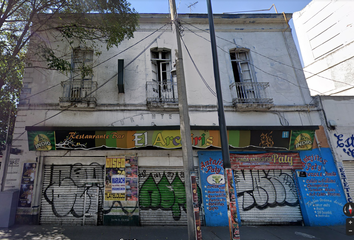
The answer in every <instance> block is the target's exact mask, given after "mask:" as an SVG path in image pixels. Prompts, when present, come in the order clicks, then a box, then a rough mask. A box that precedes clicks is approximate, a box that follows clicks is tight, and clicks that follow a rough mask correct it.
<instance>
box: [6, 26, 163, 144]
mask: <svg viewBox="0 0 354 240" xmlns="http://www.w3.org/2000/svg"><path fill="white" fill-rule="evenodd" d="M166 25H167V24H165V25H164V26H166ZM164 26H163V27H164ZM160 29H162V27H161V28H160ZM165 31H166V29H165V30H164V31H163V32H161V33H160V34H159V35H158V36H157V37H156V38H154V40H153V41H151V42H150V44H149V45H147V46H146V47H145V48H144V49H143V50H142V51H141V52H140V53H139V54H138V55H137V56H136V57H135V58H133V60H131V61H130V62H129V63H128V64H127V65H125V66H124V68H123V69H125V68H127V67H128V66H129V65H130V64H132V63H133V62H134V61H135V60H136V59H137V58H138V57H139V56H141V54H143V53H144V52H145V51H146V50H147V49H148V48H150V46H151V45H152V44H153V43H154V42H155V41H156V39H158V38H159V37H160V36H161V35H162V34H163V33H165ZM155 32H157V31H154V33H155ZM149 36H151V34H150V35H149ZM144 39H146V38H144ZM139 42H141V41H139ZM134 45H136V44H134ZM129 48H130V47H129ZM129 48H127V49H125V50H124V51H126V50H128V49H129ZM122 52H123V51H122ZM122 52H120V53H122ZM120 53H119V54H120ZM117 55H118V54H117ZM101 64H102V63H101ZM96 66H97V65H96ZM123 69H122V71H123ZM119 73H120V72H118V73H116V74H114V75H113V76H112V77H110V78H109V79H108V80H106V81H105V82H104V83H103V84H101V85H100V86H99V87H97V88H96V89H95V90H93V91H92V92H90V93H89V94H87V95H86V96H90V95H91V94H93V93H94V92H96V91H97V90H98V89H100V88H101V87H103V86H104V85H106V84H107V83H108V82H109V81H111V80H112V79H113V78H114V77H116V76H117V75H118V74H119ZM73 106H75V104H72V105H70V106H68V107H66V108H65V109H63V110H61V111H59V112H58V113H56V114H54V115H52V116H50V117H48V118H46V119H44V120H42V121H40V122H38V123H36V124H33V125H32V127H33V126H36V125H38V124H41V123H43V122H45V121H47V120H49V119H52V118H54V117H56V116H58V115H60V114H61V113H63V112H65V111H67V110H69V109H70V108H71V107H73ZM25 132H26V130H25V131H24V132H22V133H21V134H20V135H19V136H18V137H17V138H15V139H13V141H12V142H15V141H17V140H19V138H20V137H21V136H22V135H23V134H25Z"/></svg>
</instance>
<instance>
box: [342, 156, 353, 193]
mask: <svg viewBox="0 0 354 240" xmlns="http://www.w3.org/2000/svg"><path fill="white" fill-rule="evenodd" d="M343 167H344V176H343V175H342V174H341V175H340V177H341V179H342V181H343V182H344V192H345V194H346V196H347V198H348V197H349V196H350V197H349V198H352V197H353V196H354V161H343ZM348 191H349V196H348Z"/></svg>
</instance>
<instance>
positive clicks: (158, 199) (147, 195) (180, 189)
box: [139, 170, 201, 221]
mask: <svg viewBox="0 0 354 240" xmlns="http://www.w3.org/2000/svg"><path fill="white" fill-rule="evenodd" d="M139 177H140V178H143V179H144V180H143V183H142V184H140V190H139V206H140V209H141V210H148V209H152V210H158V209H161V210H163V211H171V216H172V217H173V219H174V220H175V221H179V220H180V218H181V215H182V211H184V212H186V191H185V186H184V172H172V171H168V172H167V171H166V172H165V171H163V172H150V173H147V172H146V170H143V171H141V172H139ZM198 195H199V199H201V198H200V188H199V187H198Z"/></svg>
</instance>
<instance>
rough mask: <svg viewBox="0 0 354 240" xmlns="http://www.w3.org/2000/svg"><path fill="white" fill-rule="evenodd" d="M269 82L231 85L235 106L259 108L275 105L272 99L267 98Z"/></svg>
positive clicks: (235, 83)
mask: <svg viewBox="0 0 354 240" xmlns="http://www.w3.org/2000/svg"><path fill="white" fill-rule="evenodd" d="M267 87H269V83H267V82H234V83H232V84H231V85H230V90H231V94H232V102H233V104H234V105H235V104H237V105H239V104H253V105H255V104H258V105H259V106H261V105H262V104H263V105H267V106H270V105H272V104H273V99H272V98H267V94H266V91H265V89H266V88H267Z"/></svg>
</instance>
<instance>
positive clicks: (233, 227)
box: [225, 168, 240, 240]
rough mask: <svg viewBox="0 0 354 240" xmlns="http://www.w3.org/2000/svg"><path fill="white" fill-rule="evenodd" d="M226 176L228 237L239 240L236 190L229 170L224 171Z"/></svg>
mask: <svg viewBox="0 0 354 240" xmlns="http://www.w3.org/2000/svg"><path fill="white" fill-rule="evenodd" d="M225 171H226V174H227V184H228V192H227V193H226V194H229V199H228V200H229V201H230V202H229V204H230V207H229V209H230V210H229V212H228V216H229V221H230V222H229V229H230V236H231V239H232V240H239V239H240V227H239V225H238V217H237V202H236V194H235V193H236V190H235V184H234V177H233V172H232V169H231V168H227V169H226V170H225Z"/></svg>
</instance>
